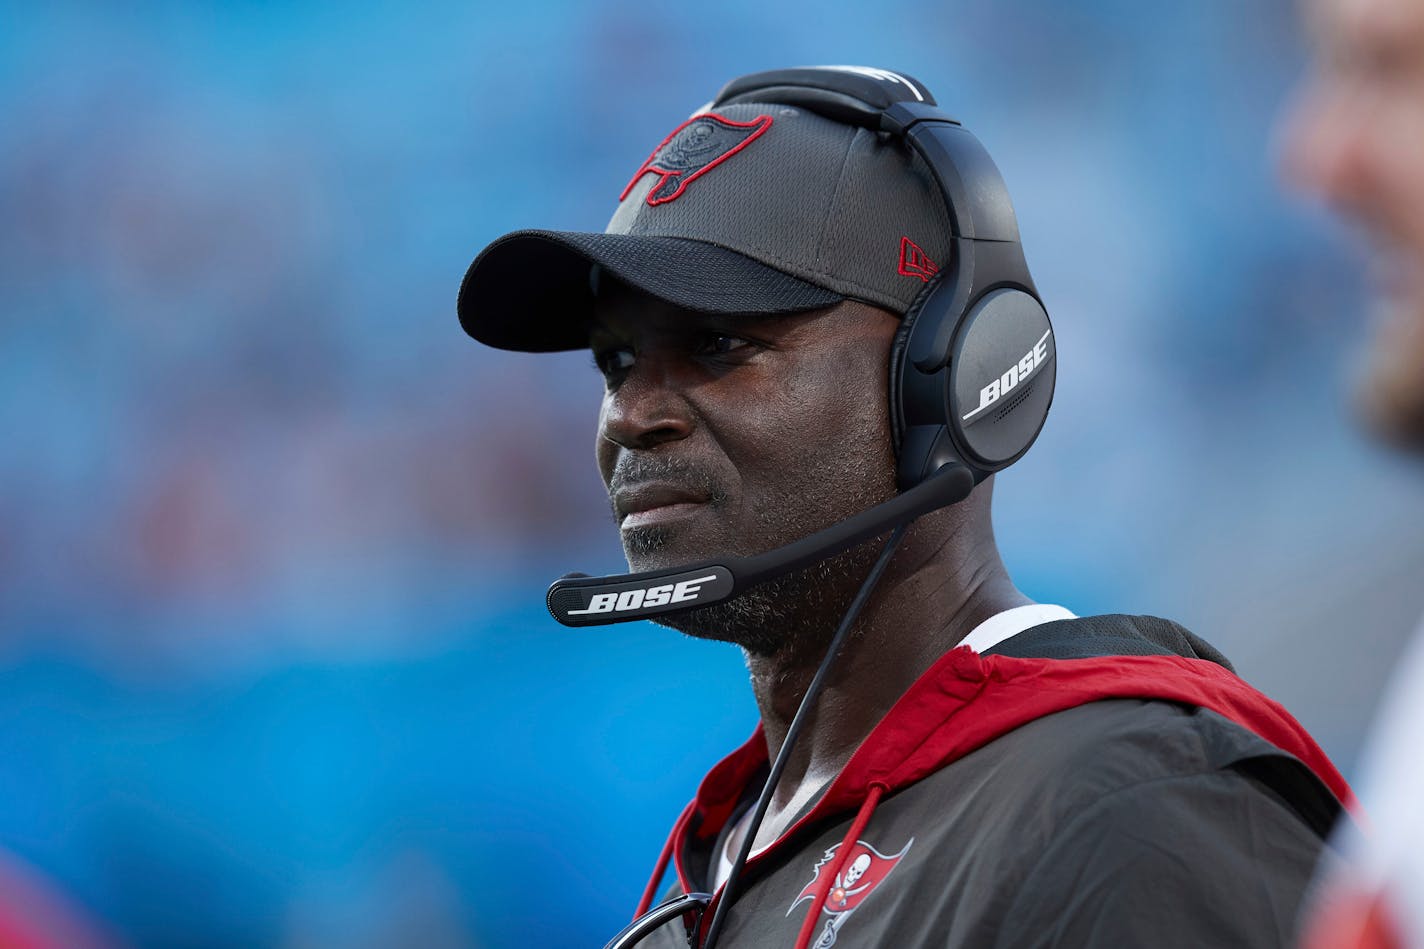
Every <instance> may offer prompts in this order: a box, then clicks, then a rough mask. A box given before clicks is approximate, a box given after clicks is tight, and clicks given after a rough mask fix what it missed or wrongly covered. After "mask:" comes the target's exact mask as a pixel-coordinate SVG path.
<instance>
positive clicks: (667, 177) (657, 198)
mask: <svg viewBox="0 0 1424 949" xmlns="http://www.w3.org/2000/svg"><path fill="white" fill-rule="evenodd" d="M770 126H771V116H769V115H759V116H757V117H756V118H754V119H752V120H751V121H750V122H734V121H732V120H731V119H728V118H724V117H723V116H720V115H717V114H716V113H715V112H707V113H704V114H703V115H694V116H693V117H692V118H690V119H688V120H687V121H686V122H684V123H682V124H681V125H679V126H678V127H677V128H675V129H673V130H672V134H671V135H669V136H668V137H667V138H665V139H663V142H662V144H661V145H659V146H658V147H657V148H655V149H653V153H652V154H651V155H649V156H648V160H647V161H645V162H643V166H642V167H641V168H639V169H638V173H637V174H635V175H634V176H633V180H632V181H630V182H628V187H626V188H624V189H623V193H622V194H620V195H619V196H618V200H619V201H622V200H623V199H624V198H626V197H628V192H629V191H632V190H633V186H634V185H635V184H637V183H638V179H639V178H641V177H643V175H645V174H647V173H648V172H650V171H651V172H652V173H654V174H656V175H658V176H659V180H658V183H657V184H655V185H653V187H652V190H650V191H649V192H648V199H647V200H648V204H650V205H658V204H665V203H667V202H668V201H674V200H676V199H677V198H678V197H680V196H681V195H682V193H683V192H684V191H685V190H687V186H688V185H689V184H691V183H692V182H693V181H695V180H696V179H698V178H700V177H702V176H703V175H705V174H707V172H709V171H711V170H712V169H713V168H715V167H717V166H718V165H720V164H721V163H722V162H724V161H726V160H727V159H728V158H731V157H732V156H733V155H735V154H736V153H737V152H739V151H741V150H742V149H744V148H746V147H747V146H748V145H750V144H751V143H752V142H753V141H755V140H756V138H757V137H758V136H759V135H761V133H763V132H765V131H766V130H767V128H769V127H770Z"/></svg>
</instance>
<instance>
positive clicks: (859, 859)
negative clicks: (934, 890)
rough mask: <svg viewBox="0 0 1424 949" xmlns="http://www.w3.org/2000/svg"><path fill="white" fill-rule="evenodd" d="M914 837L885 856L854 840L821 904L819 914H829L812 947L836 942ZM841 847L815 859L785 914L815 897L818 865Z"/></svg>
mask: <svg viewBox="0 0 1424 949" xmlns="http://www.w3.org/2000/svg"><path fill="white" fill-rule="evenodd" d="M914 842H915V838H913V837H911V838H910V839H909V841H908V842H907V843H906V844H905V846H904V847H901V848H900V852H899V853H897V854H891V855H890V856H888V857H887V856H886V855H885V854H883V853H881V852H880V851H878V850H876V849H875V848H874V847H872V846H870V844H868V843H866V842H865V841H863V840H857V841H856V842H855V846H854V847H852V848H851V851H850V859H849V860H848V861H847V862H846V864H845V867H844V869H842V870H841V872H840V875H839V876H837V877H836V880H835V885H834V886H832V887H831V891H830V892H829V893H827V894H826V902H825V903H823V904H822V905H821V915H823V916H826V917H828V919H827V920H826V928H825V929H823V930H821V935H820V936H819V937H817V939H816V941H815V942H813V943H811V945H812V947H814V949H825V947H827V946H831V945H833V944H834V943H835V941H836V934H837V933H838V932H840V928H841V927H842V926H844V925H845V922H846V920H848V919H850V916H851V914H852V913H854V912H855V911H856V910H857V909H858V908H859V907H860V904H861V903H863V902H865V898H866V897H867V896H869V895H870V894H871V891H872V890H874V889H875V888H876V887H877V886H879V885H880V884H881V883H883V882H884V881H885V878H886V877H888V876H889V875H890V871H891V870H894V869H895V864H897V863H899V862H900V858H901V857H903V856H905V854H906V853H908V852H909V850H910V846H911V844H913V843H914ZM840 847H841V845H840V844H836V845H835V846H834V847H832V848H831V849H830V850H827V851H826V852H825V854H823V855H822V856H821V859H820V860H819V861H817V863H816V866H815V868H814V869H813V870H812V871H811V882H810V883H807V884H806V886H805V887H804V888H803V889H802V890H801V893H800V894H799V895H798V896H797V897H796V899H795V900H793V901H792V903H791V906H790V907H789V908H788V909H787V910H786V915H787V916H790V915H791V913H792V911H794V910H795V909H796V907H797V906H798V905H799V904H800V903H801V902H802V901H804V900H809V899H814V898H815V895H816V881H817V879H818V878H819V877H820V875H821V868H822V867H824V866H825V865H826V864H828V863H830V862H831V861H832V860H833V859H834V858H835V855H836V851H837V850H839V849H840Z"/></svg>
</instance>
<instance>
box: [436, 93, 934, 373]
mask: <svg viewBox="0 0 1424 949" xmlns="http://www.w3.org/2000/svg"><path fill="white" fill-rule="evenodd" d="M768 98H769V96H768ZM950 241H951V232H950V221H949V212H948V209H947V208H946V206H945V199H944V197H943V196H942V195H941V193H940V191H939V188H938V186H937V185H936V184H935V180H934V177H933V175H932V173H931V171H930V169H929V168H928V166H927V165H926V164H925V162H924V159H923V158H922V157H921V156H920V155H919V154H918V153H917V152H915V151H914V149H912V148H911V147H909V146H908V145H907V144H906V143H905V142H904V141H902V140H900V139H898V138H891V137H888V136H883V135H880V134H877V133H876V132H873V131H870V130H868V129H864V128H859V127H857V126H853V125H846V124H842V123H841V122H837V121H835V120H833V119H830V118H826V117H824V116H822V115H819V114H817V113H814V112H811V111H808V110H807V109H805V108H803V107H800V106H792V105H787V104H783V103H777V102H775V101H765V102H761V101H743V100H742V99H741V98H737V99H735V100H734V101H729V102H727V103H725V104H714V105H711V106H708V107H706V108H704V109H702V110H699V111H698V112H697V113H695V114H694V115H693V116H692V117H691V118H689V119H688V120H687V121H685V122H683V123H682V124H680V125H679V126H677V128H675V129H673V131H672V132H671V133H670V134H669V135H668V136H667V138H665V139H664V140H663V141H662V142H661V143H660V144H659V145H658V146H657V147H656V148H655V149H653V152H652V154H651V155H650V156H649V157H648V159H647V160H646V161H644V162H643V164H642V165H641V166H639V168H638V169H637V171H636V172H635V174H634V175H633V178H632V180H631V181H629V182H628V185H627V187H626V188H624V189H623V192H622V194H621V195H619V203H618V207H617V210H616V211H615V212H614V214H613V218H612V220H611V221H609V223H608V227H607V228H606V229H605V230H604V232H603V233H601V234H600V233H582V232H570V231H550V230H523V231H515V232H513V233H511V234H506V235H505V236H503V237H501V238H499V239H498V240H496V241H494V242H493V243H492V244H490V245H489V246H488V247H486V248H485V249H484V250H483V251H481V252H480V255H479V256H478V257H476V258H475V261H474V263H473V264H471V265H470V268H469V271H468V272H467V273H466V274H465V279H464V282H463V284H462V285H461V287H460V296H459V301H458V304H457V308H458V310H459V314H460V324H461V325H462V326H463V327H464V329H465V331H466V332H467V333H469V334H470V335H471V336H473V337H474V338H475V339H477V340H479V341H480V342H482V343H486V344H488V345H490V346H494V347H497V348H500V349H513V350H525V351H529V352H553V351H557V350H567V349H582V348H584V347H585V346H587V345H588V324H589V319H590V316H591V313H592V306H593V300H594V297H595V294H596V292H597V285H598V282H599V280H600V279H601V277H602V275H604V274H608V275H612V276H613V277H615V278H617V279H618V280H620V281H622V282H624V283H626V284H629V285H631V286H633V287H636V288H638V289H640V290H642V291H644V292H646V293H648V294H651V295H652V296H654V297H657V298H659V299H661V300H664V301H666V302H668V303H672V304H674V305H676V306H680V307H684V308H687V309H692V310H700V311H704V312H714V313H742V314H775V313H795V312H801V311H807V310H815V309H820V308H823V307H827V306H831V305H833V304H836V303H839V302H841V301H842V300H846V299H853V300H860V301H862V302H865V303H869V304H872V305H874V306H878V307H882V308H884V309H887V310H890V311H892V312H895V313H899V314H903V313H904V312H905V311H906V310H908V309H909V307H910V305H911V303H913V302H914V300H915V298H916V296H918V295H919V292H920V290H922V289H923V287H924V285H925V283H926V282H927V281H928V280H929V279H930V278H931V277H932V276H933V275H934V274H935V273H936V271H937V270H938V267H939V266H941V265H944V264H946V263H948V257H949V253H950V248H951V242H950Z"/></svg>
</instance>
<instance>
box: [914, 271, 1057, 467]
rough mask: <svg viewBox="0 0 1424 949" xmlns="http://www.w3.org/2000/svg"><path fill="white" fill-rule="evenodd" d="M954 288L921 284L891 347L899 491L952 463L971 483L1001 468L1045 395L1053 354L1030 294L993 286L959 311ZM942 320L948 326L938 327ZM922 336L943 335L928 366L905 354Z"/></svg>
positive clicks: (1044, 410) (1042, 410)
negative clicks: (944, 348)
mask: <svg viewBox="0 0 1424 949" xmlns="http://www.w3.org/2000/svg"><path fill="white" fill-rule="evenodd" d="M939 279H940V278H939V277H936V281H938V280H939ZM953 296H954V292H953V288H952V287H950V286H948V285H945V284H942V283H931V284H929V285H927V286H926V288H925V292H924V293H922V294H921V295H920V297H919V298H917V299H916V300H915V304H914V305H913V306H912V307H911V308H910V310H909V312H908V313H906V315H905V322H904V323H903V324H902V325H901V327H900V331H899V332H898V333H897V334H896V336H895V340H894V343H893V345H892V346H891V351H890V388H891V391H890V404H891V424H892V430H893V431H894V432H895V436H896V442H895V445H896V452H897V454H896V459H897V464H898V483H899V487H900V490H902V491H904V490H907V489H909V488H912V487H914V486H915V485H916V484H919V483H920V482H921V481H923V480H924V479H925V478H927V477H929V476H930V475H931V474H933V473H934V472H935V471H937V470H939V468H940V467H941V466H942V465H945V464H948V463H951V462H960V463H962V464H965V465H967V466H968V467H969V469H970V470H971V471H972V472H973V473H974V480H975V481H976V483H977V482H979V481H982V480H983V479H984V478H986V477H988V476H989V475H990V474H992V473H993V472H995V471H999V470H1001V469H1003V468H1006V467H1008V466H1009V465H1010V464H1012V463H1013V462H1015V461H1017V460H1018V458H1019V457H1020V456H1021V455H1023V453H1024V452H1026V451H1028V448H1029V446H1030V445H1032V444H1033V441H1034V439H1035V438H1037V437H1038V433H1039V430H1040V429H1042V428H1043V423H1044V421H1045V420H1046V419H1047V417H1048V408H1049V406H1050V405H1051V404H1052V402H1053V388H1054V383H1055V381H1056V377H1057V353H1056V348H1055V346H1054V340H1053V329H1052V326H1051V325H1050V324H1049V322H1048V314H1047V313H1046V312H1045V311H1044V309H1043V306H1042V304H1040V303H1039V302H1038V300H1037V298H1035V297H1034V296H1033V295H1032V294H1030V293H1028V292H1027V291H1025V290H1021V289H1017V288H999V289H995V290H991V291H990V292H988V293H986V294H984V295H983V296H981V297H980V298H979V299H978V300H977V301H975V302H974V304H973V305H971V306H970V307H969V310H968V312H966V313H964V314H963V315H962V316H961V315H960V314H959V313H958V312H955V306H956V304H955V302H954V300H953V299H952V298H953ZM947 320H948V321H953V322H952V329H951V330H950V331H949V332H944V331H943V324H944V321H947ZM921 338H929V339H937V338H938V339H945V340H948V342H949V352H948V353H947V354H946V356H945V358H943V359H940V360H937V364H938V366H939V368H937V369H935V370H934V371H932V372H924V371H922V370H921V369H920V368H919V367H917V366H916V365H914V364H913V363H911V362H910V361H909V360H908V359H907V358H906V355H905V354H906V353H907V352H908V351H910V350H911V349H912V347H913V346H914V345H915V342H916V341H918V340H919V339H921Z"/></svg>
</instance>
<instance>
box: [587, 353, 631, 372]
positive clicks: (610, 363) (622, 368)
mask: <svg viewBox="0 0 1424 949" xmlns="http://www.w3.org/2000/svg"><path fill="white" fill-rule="evenodd" d="M593 364H594V366H595V367H597V369H598V371H599V372H601V373H603V374H604V375H605V376H612V375H616V374H618V373H620V372H627V371H628V370H629V369H632V368H633V350H631V349H627V348H623V349H605V350H603V351H602V352H596V353H594V354H593Z"/></svg>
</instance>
